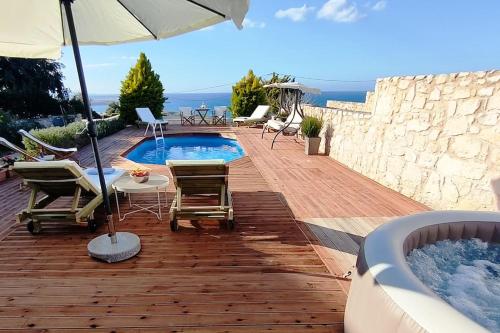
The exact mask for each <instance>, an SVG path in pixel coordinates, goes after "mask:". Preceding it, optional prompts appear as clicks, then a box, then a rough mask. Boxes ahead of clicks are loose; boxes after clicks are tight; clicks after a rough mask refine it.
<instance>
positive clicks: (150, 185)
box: [113, 175, 169, 221]
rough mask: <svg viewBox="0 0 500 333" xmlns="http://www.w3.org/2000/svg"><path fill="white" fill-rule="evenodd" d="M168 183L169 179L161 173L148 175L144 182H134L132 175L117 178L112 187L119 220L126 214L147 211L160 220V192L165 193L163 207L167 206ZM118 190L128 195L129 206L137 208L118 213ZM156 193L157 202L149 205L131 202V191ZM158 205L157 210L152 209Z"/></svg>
mask: <svg viewBox="0 0 500 333" xmlns="http://www.w3.org/2000/svg"><path fill="white" fill-rule="evenodd" d="M168 184H169V179H168V177H167V176H162V175H149V180H148V181H147V182H145V183H136V182H135V181H134V180H133V179H132V177H128V176H124V177H122V178H120V179H118V180H117V181H116V182H115V183H114V184H113V189H114V190H115V199H116V206H117V210H118V217H119V219H120V221H123V220H124V219H125V217H127V215H130V214H133V213H137V212H142V211H148V212H150V213H152V214H154V215H156V217H157V218H158V220H160V221H161V201H160V192H164V193H165V207H167V187H168ZM118 192H122V193H124V194H125V195H127V196H128V203H129V207H136V208H138V209H136V210H133V211H131V212H127V213H125V214H123V216H122V215H121V213H120V203H119V202H118ZM155 192H156V194H157V198H158V203H156V204H154V205H151V206H141V205H139V204H134V203H132V198H131V197H132V194H133V193H155ZM156 207H158V212H155V211H154V210H152V209H153V208H156Z"/></svg>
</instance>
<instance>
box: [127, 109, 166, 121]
mask: <svg viewBox="0 0 500 333" xmlns="http://www.w3.org/2000/svg"><path fill="white" fill-rule="evenodd" d="M135 111H136V112H137V116H138V117H139V119H140V120H141V121H142V122H143V123H148V124H168V120H163V119H156V118H155V117H154V115H153V113H152V112H151V110H150V109H149V108H136V109H135Z"/></svg>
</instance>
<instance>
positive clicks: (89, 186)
mask: <svg viewBox="0 0 500 333" xmlns="http://www.w3.org/2000/svg"><path fill="white" fill-rule="evenodd" d="M12 170H13V171H14V172H16V173H17V174H18V175H20V176H21V177H22V178H23V182H24V184H25V185H27V186H29V187H31V195H30V197H29V201H28V208H26V209H24V210H23V211H21V212H20V213H19V214H17V221H18V222H19V223H22V222H27V228H28V231H29V232H30V233H32V234H38V233H39V232H40V231H41V227H42V225H41V223H42V222H43V221H51V220H52V221H54V220H64V221H70V222H74V223H77V224H83V225H86V226H87V227H88V228H89V230H90V231H95V230H96V228H97V226H98V225H97V223H96V221H95V219H94V211H95V209H96V208H97V207H98V206H99V205H101V204H102V203H103V196H102V193H101V187H100V184H99V176H98V175H97V170H96V169H95V168H90V169H86V170H83V169H82V168H80V167H79V166H78V164H77V163H76V162H75V161H69V160H64V161H49V162H16V163H14V166H13V167H12ZM124 173H125V171H124V170H120V169H105V170H104V176H105V180H106V187H107V190H108V195H110V194H112V193H113V188H112V186H111V185H112V184H113V183H114V181H116V180H117V179H118V178H120V177H121V176H122V175H123V174H124ZM39 193H43V194H45V196H43V197H39V196H38V194H39ZM61 197H72V198H73V199H72V201H71V202H70V203H68V205H67V206H66V207H63V208H47V206H48V205H49V204H50V203H52V202H54V201H55V200H57V199H59V198H61ZM83 198H85V199H86V200H85V202H84V203H83V206H82V207H80V201H83V200H81V199H83Z"/></svg>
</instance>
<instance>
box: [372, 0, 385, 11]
mask: <svg viewBox="0 0 500 333" xmlns="http://www.w3.org/2000/svg"><path fill="white" fill-rule="evenodd" d="M385 6H387V2H386V1H384V0H381V1H378V2H377V3H376V4H374V5H373V6H372V9H373V10H375V11H380V10H384V8H385Z"/></svg>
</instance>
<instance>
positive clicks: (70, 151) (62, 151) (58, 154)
mask: <svg viewBox="0 0 500 333" xmlns="http://www.w3.org/2000/svg"><path fill="white" fill-rule="evenodd" d="M18 133H19V134H21V136H23V137H25V138H27V139H29V140H31V141H33V142H34V143H36V144H37V146H38V148H39V149H40V151H41V153H42V154H43V156H47V155H48V154H47V152H49V153H51V154H53V155H54V156H55V159H56V160H65V159H68V158H71V159H74V160H76V159H75V158H74V157H73V155H75V153H76V152H77V151H78V149H76V148H60V147H54V146H51V145H49V144H48V143H46V142H44V141H42V140H40V139H39V138H37V137H36V136H34V135H31V133H29V132H27V131H25V130H23V129H20V130H19V131H18ZM76 162H78V160H76Z"/></svg>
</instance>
